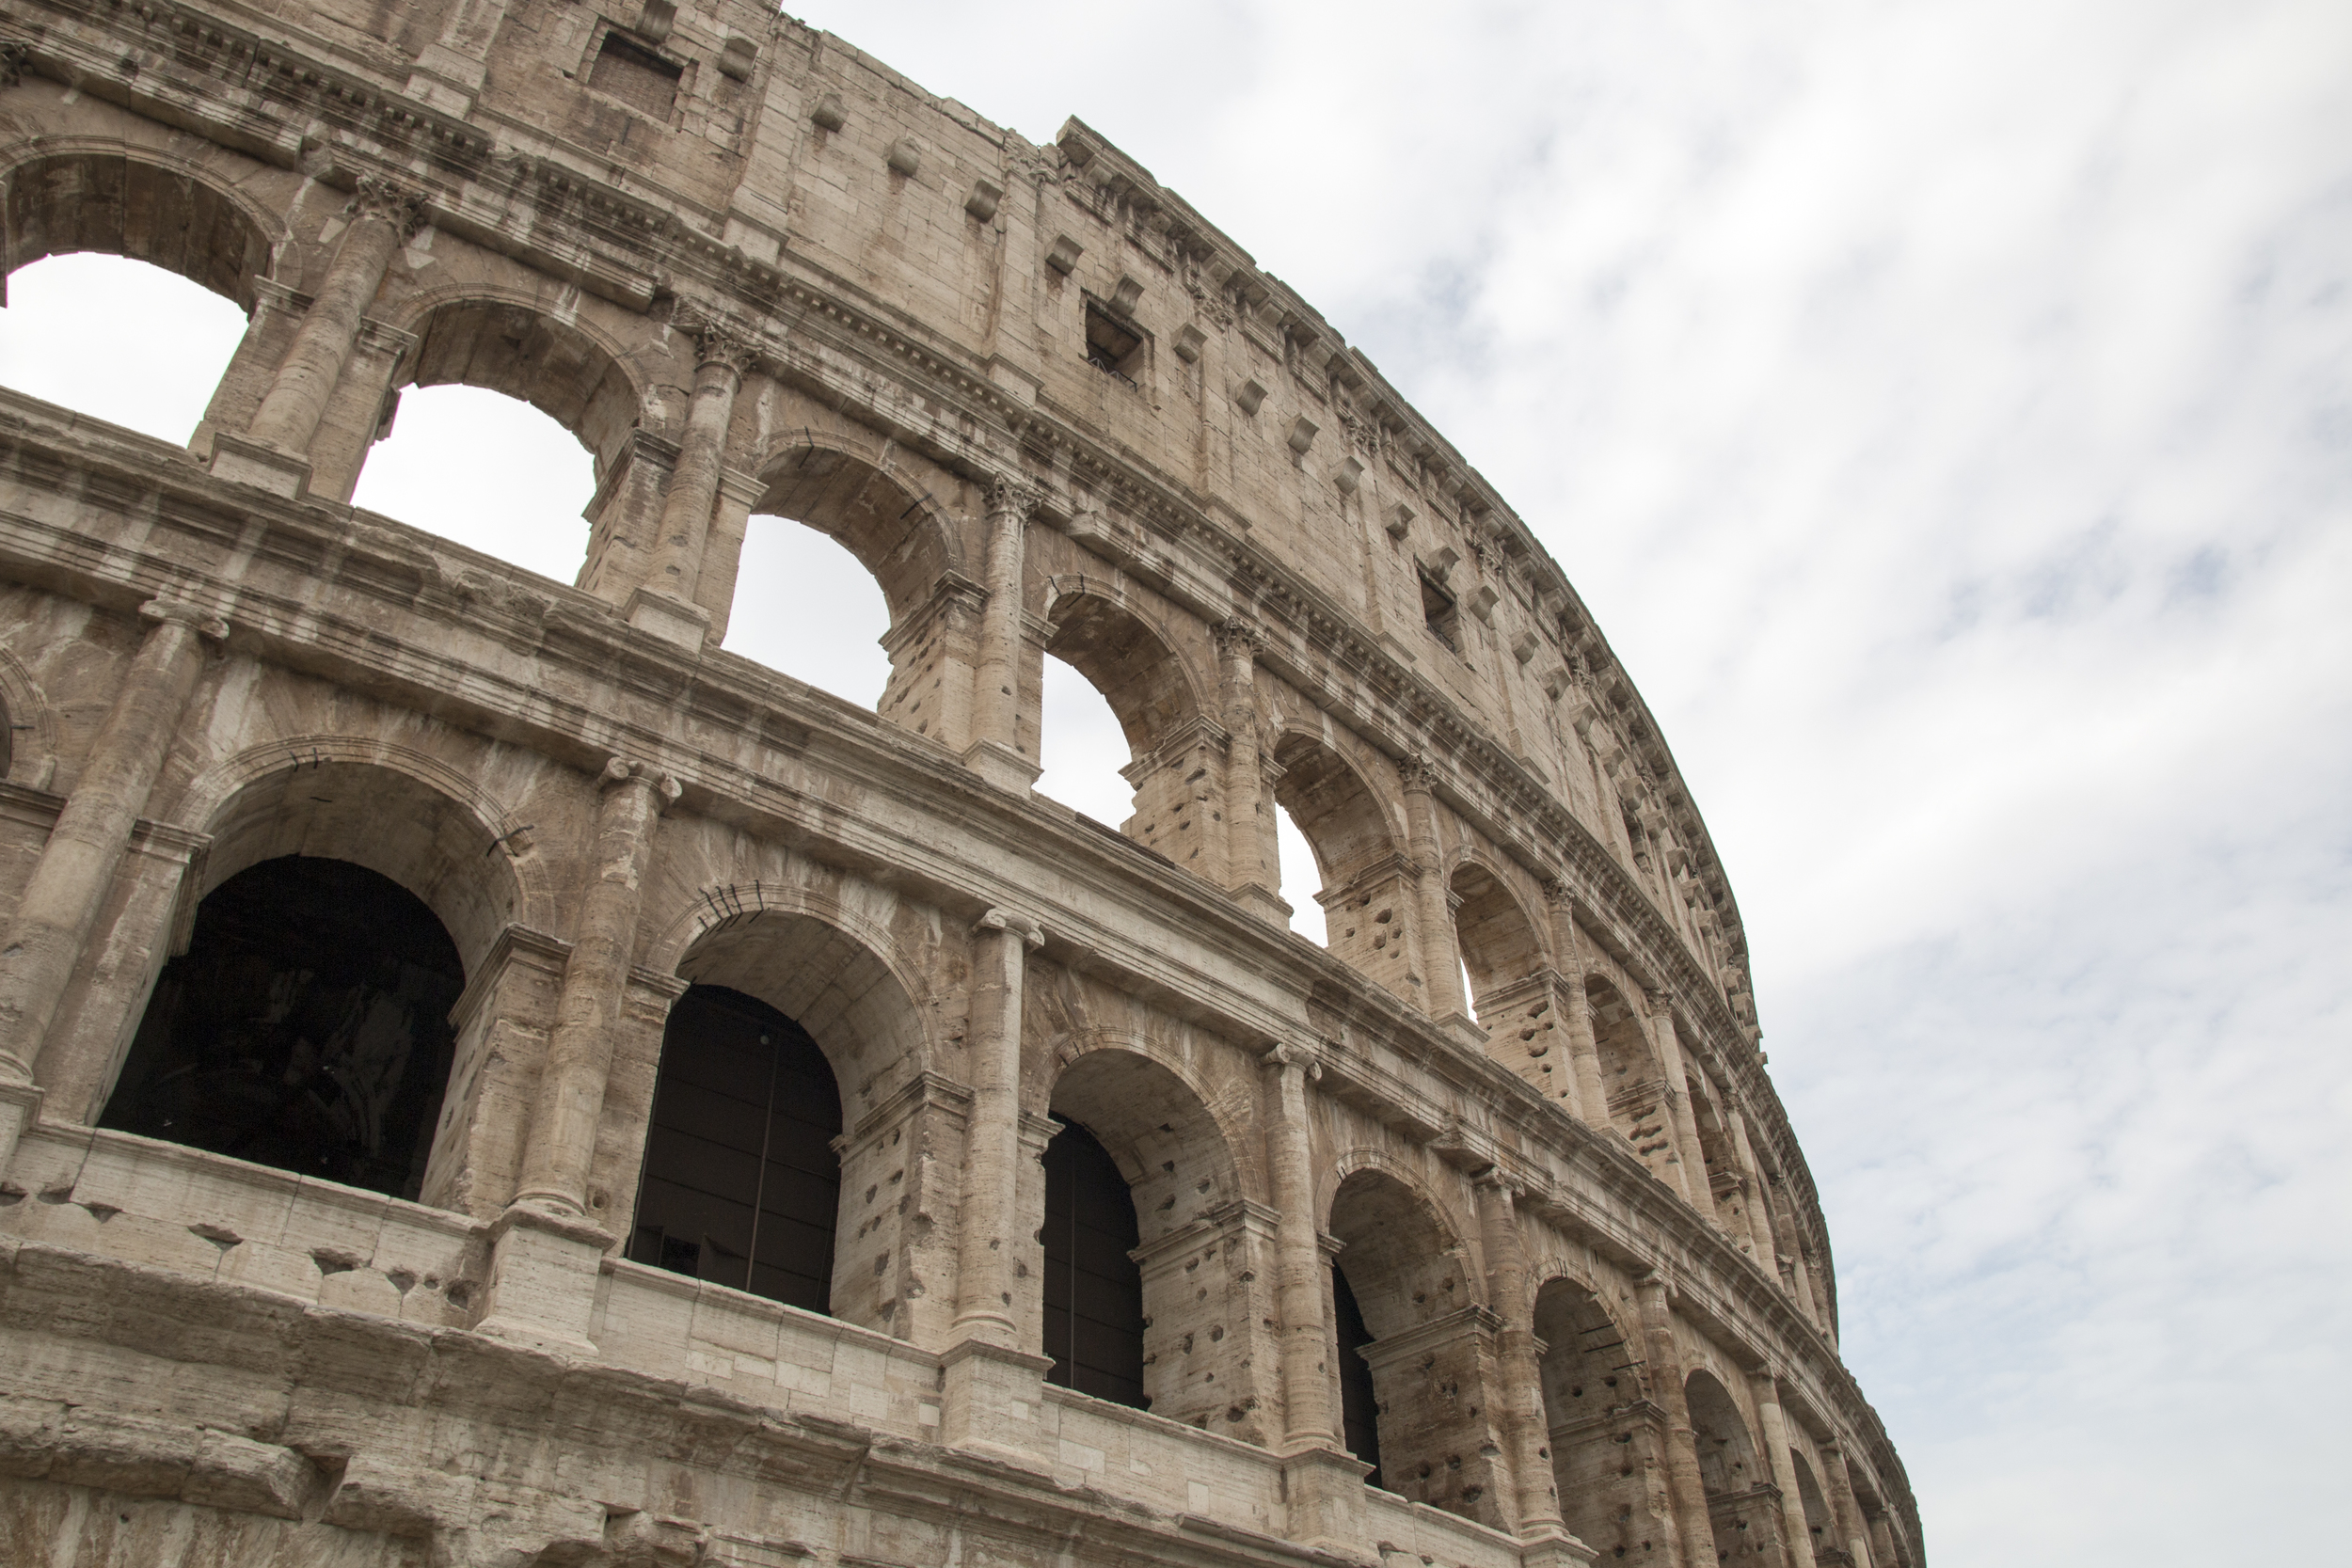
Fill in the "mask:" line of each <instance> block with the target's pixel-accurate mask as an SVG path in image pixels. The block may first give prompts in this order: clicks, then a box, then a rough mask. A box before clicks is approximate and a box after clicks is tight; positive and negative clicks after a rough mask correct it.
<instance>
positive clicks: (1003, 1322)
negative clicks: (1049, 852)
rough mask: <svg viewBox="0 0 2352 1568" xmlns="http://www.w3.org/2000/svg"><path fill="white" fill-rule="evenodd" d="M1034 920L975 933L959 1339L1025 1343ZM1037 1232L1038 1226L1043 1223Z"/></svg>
mask: <svg viewBox="0 0 2352 1568" xmlns="http://www.w3.org/2000/svg"><path fill="white" fill-rule="evenodd" d="M1044 942H1045V933H1044V932H1043V931H1041V929H1039V928H1038V927H1037V924H1036V923H1035V922H1034V921H1030V920H1027V919H1025V918H1024V917H1022V916H1020V915H1017V914H1014V913H1012V912H1011V911H1007V910H991V911H988V913H986V914H985V915H982V916H981V917H980V923H979V925H978V927H976V928H975V930H974V932H973V948H974V953H973V963H972V972H973V981H972V1016H971V1022H970V1023H969V1025H968V1026H967V1032H966V1035H965V1038H966V1039H967V1040H968V1041H969V1042H970V1046H971V1060H972V1121H971V1127H970V1131H969V1132H967V1133H966V1135H965V1139H964V1146H963V1213H962V1236H961V1244H960V1245H959V1247H958V1250H957V1259H956V1323H955V1337H956V1338H958V1339H977V1340H979V1341H980V1342H982V1343H984V1344H988V1345H993V1346H995V1347H997V1348H999V1349H1003V1350H1014V1351H1021V1350H1027V1349H1029V1348H1030V1347H1028V1346H1025V1345H1023V1344H1021V1343H1020V1342H1019V1335H1020V1327H1019V1319H1018V1317H1017V1316H1016V1315H1015V1313H1014V1311H1013V1302H1012V1280H1013V1274H1012V1263H1013V1257H1014V1253H1015V1252H1016V1251H1017V1250H1018V1249H1019V1247H1020V1244H1021V1232H1022V1226H1021V1213H1020V1180H1021V1158H1022V1156H1021V996H1022V985H1023V981H1024V979H1025V973H1026V970H1027V966H1028V950H1029V949H1030V948H1033V947H1039V946H1042V945H1043V944H1044ZM1029 1228H1031V1229H1034V1228H1035V1227H1029Z"/></svg>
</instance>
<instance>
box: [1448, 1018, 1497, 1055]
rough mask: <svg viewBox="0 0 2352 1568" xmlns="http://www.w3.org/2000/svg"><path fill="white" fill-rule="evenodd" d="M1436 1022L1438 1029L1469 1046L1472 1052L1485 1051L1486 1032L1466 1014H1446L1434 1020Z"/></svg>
mask: <svg viewBox="0 0 2352 1568" xmlns="http://www.w3.org/2000/svg"><path fill="white" fill-rule="evenodd" d="M1436 1022H1437V1025H1438V1028H1440V1029H1442V1030H1444V1031H1445V1032H1446V1033H1447V1034H1449V1035H1451V1036H1453V1037H1454V1038H1455V1039H1457V1040H1459V1041H1461V1042H1462V1043H1463V1044H1464V1045H1467V1046H1469V1047H1470V1049H1471V1050H1472V1051H1481V1052H1483V1051H1485V1050H1486V1040H1487V1035H1486V1030H1485V1029H1483V1028H1481V1027H1480V1026H1479V1022H1478V1021H1477V1020H1476V1019H1474V1018H1471V1017H1470V1016H1469V1015H1468V1014H1466V1013H1447V1014H1445V1015H1444V1016H1443V1017H1441V1018H1438V1020H1436Z"/></svg>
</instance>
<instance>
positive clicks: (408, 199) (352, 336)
mask: <svg viewBox="0 0 2352 1568" xmlns="http://www.w3.org/2000/svg"><path fill="white" fill-rule="evenodd" d="M343 215H344V216H345V218H346V219H348V224H347V226H346V227H345V228H344V230H343V232H342V237H341V238H339V239H338V240H337V241H336V242H335V255H334V258H333V259H332V260H331V261H329V262H328V263H327V267H326V280H325V281H324V282H322V283H321V284H320V285H319V290H318V293H317V295H316V296H315V297H314V298H313V299H312V300H311V302H310V309H309V310H308V311H306V312H305V313H304V315H303V318H302V325H301V326H300V328H298V329H297V330H296V331H295V333H294V344H293V346H292V347H291V348H289V349H288V350H287V351H286V357H285V360H284V362H283V363H282V364H280V365H279V366H278V373H277V375H276V376H275V377H273V378H272V380H271V382H270V388H269V391H268V392H267V393H265V394H264V395H263V396H262V405H261V407H260V408H259V409H257V410H255V412H254V415H253V423H252V425H251V426H250V427H249V428H248V429H247V431H246V435H245V436H244V437H241V438H240V437H231V436H228V435H226V434H222V435H219V436H215V439H214V443H213V471H214V472H215V473H216V474H220V475H222V476H224V477H226V478H230V479H236V480H240V481H243V482H244V483H248V484H259V485H261V486H262V487H263V488H266V489H274V490H277V491H278V493H280V494H281V495H295V496H298V495H300V494H302V493H303V491H304V490H305V489H307V488H308V487H309V484H310V463H309V459H308V451H309V449H310V437H311V436H312V435H313V434H314V433H316V431H317V430H318V426H319V420H320V418H321V417H322V416H323V415H325V413H326V403H327V399H328V398H329V397H331V396H332V395H333V394H334V391H335V386H336V383H338V382H339V381H341V380H342V373H343V362H344V360H346V359H347V358H349V357H350V355H351V350H352V345H353V344H354V343H356V342H357V341H358V337H359V327H360V323H361V320H362V318H363V317H364V316H365V315H366V312H367V309H368V306H369V305H370V304H371V303H372V302H373V300H374V298H375V292H376V290H377V289H379V288H380V287H382V286H383V282H384V273H385V270H386V269H387V268H388V267H389V266H390V265H391V261H392V253H393V252H394V251H395V250H397V249H399V248H400V246H401V245H403V244H404V243H405V241H406V240H407V239H408V238H409V237H410V236H411V235H413V234H414V233H416V231H417V230H418V229H419V228H420V227H421V226H422V224H423V221H424V198H422V197H421V196H420V195H418V194H417V193H415V192H413V191H407V190H404V189H402V188H401V187H399V186H398V185H395V184H393V183H391V182H389V181H384V180H377V179H373V178H369V179H363V180H361V181H360V182H359V188H358V192H357V193H356V194H355V195H354V196H353V197H352V198H351V202H350V204H349V205H348V206H346V207H345V208H344V209H343Z"/></svg>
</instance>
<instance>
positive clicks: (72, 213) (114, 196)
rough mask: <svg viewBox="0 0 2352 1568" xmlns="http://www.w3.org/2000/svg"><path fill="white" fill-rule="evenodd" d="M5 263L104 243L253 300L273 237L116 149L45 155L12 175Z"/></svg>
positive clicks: (221, 201) (177, 177)
mask: <svg viewBox="0 0 2352 1568" xmlns="http://www.w3.org/2000/svg"><path fill="white" fill-rule="evenodd" d="M7 212H8V223H7V227H6V230H5V231H4V232H5V235H6V245H7V256H6V263H7V264H6V268H5V270H6V271H8V272H14V271H15V270H16V269H17V268H19V267H21V266H24V265H25V264H26V263H28V262H32V261H40V259H41V258H43V257H45V256H63V255H68V254H71V253H72V252H74V251H98V252H101V253H103V254H106V255H112V256H127V257H129V258H130V259H131V260H133V261H146V262H149V263H151V264H152V265H154V266H159V267H162V268H163V269H164V270H166V271H167V272H176V273H178V274H179V275H180V276H181V277H185V278H187V279H189V280H190V281H192V282H195V283H199V284H201V285H202V286H203V287H205V288H207V289H210V290H212V291H213V293H216V294H220V295H222V296H223V297H225V298H228V299H231V300H234V301H236V303H237V304H238V305H239V306H241V307H243V308H244V309H246V311H247V312H250V311H251V310H252V309H253V280H254V278H255V277H260V276H262V275H264V274H266V273H267V272H268V271H269V264H270V247H269V240H268V238H267V237H266V236H265V235H264V234H263V233H262V230H261V229H260V228H259V227H257V226H256V225H255V224H254V222H253V221H252V219H250V218H248V217H247V216H246V214H244V212H243V211H241V210H240V209H239V208H238V207H237V205H236V203H235V202H233V201H230V200H229V199H228V198H226V197H223V196H222V195H220V194H219V193H218V192H217V191H215V190H214V189H213V188H212V187H211V186H209V185H206V184H204V183H202V182H199V181H197V180H192V179H190V178H189V177H188V176H186V175H184V174H178V173H175V172H173V171H171V170H169V169H166V168H159V167H157V166H155V165H153V164H148V163H141V162H139V161H137V160H136V159H132V158H125V157H123V156H121V155H120V154H103V153H67V154H60V155H58V156H56V157H53V158H40V159H35V160H34V161H32V162H30V163H28V164H25V165H24V166H20V167H19V168H17V169H16V170H15V171H14V172H13V173H11V174H10V175H9V176H8V193H7Z"/></svg>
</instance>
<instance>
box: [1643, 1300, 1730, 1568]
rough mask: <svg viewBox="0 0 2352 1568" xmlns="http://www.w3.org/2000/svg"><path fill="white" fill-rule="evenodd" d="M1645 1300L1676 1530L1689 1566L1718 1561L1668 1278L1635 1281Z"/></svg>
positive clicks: (1647, 1345)
mask: <svg viewBox="0 0 2352 1568" xmlns="http://www.w3.org/2000/svg"><path fill="white" fill-rule="evenodd" d="M1634 1290H1635V1292H1636V1293H1637V1294H1638V1295H1639V1296H1640V1298H1641V1304H1642V1338H1643V1341H1644V1345H1645V1349H1646V1350H1647V1352H1648V1361H1649V1379H1650V1397H1651V1398H1652V1399H1653V1400H1655V1401H1656V1402H1657V1403H1658V1406H1659V1408H1660V1409H1661V1410H1663V1411H1664V1412H1665V1413H1666V1486H1667V1490H1668V1492H1669V1493H1670V1494H1671V1495H1672V1496H1673V1497H1674V1505H1675V1512H1674V1518H1675V1529H1676V1532H1677V1534H1678V1535H1679V1536H1680V1537H1681V1543H1680V1544H1681V1547H1682V1561H1683V1563H1684V1565H1685V1568H1706V1565H1707V1564H1708V1563H1711V1562H1713V1561H1715V1528H1714V1526H1713V1525H1712V1524H1710V1523H1709V1522H1708V1509H1707V1488H1706V1486H1705V1485H1704V1484H1703V1483H1702V1482H1701V1481H1700V1480H1699V1448H1698V1433H1697V1431H1696V1429H1694V1428H1693V1427H1692V1424H1691V1402H1690V1399H1689V1396H1687V1395H1686V1394H1685V1393H1684V1392H1683V1387H1682V1375H1683V1374H1682V1355H1681V1353H1680V1352H1678V1351H1677V1349H1676V1348H1675V1332H1674V1319H1673V1316H1672V1313H1671V1309H1670V1308H1669V1307H1668V1306H1667V1302H1666V1281H1665V1279H1664V1278H1663V1277H1662V1276H1661V1275H1657V1274H1655V1273H1651V1274H1646V1275H1643V1276H1642V1277H1641V1278H1639V1279H1637V1280H1635V1281H1634Z"/></svg>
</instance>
